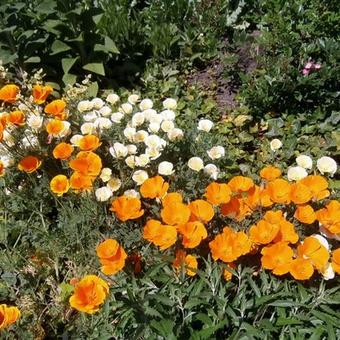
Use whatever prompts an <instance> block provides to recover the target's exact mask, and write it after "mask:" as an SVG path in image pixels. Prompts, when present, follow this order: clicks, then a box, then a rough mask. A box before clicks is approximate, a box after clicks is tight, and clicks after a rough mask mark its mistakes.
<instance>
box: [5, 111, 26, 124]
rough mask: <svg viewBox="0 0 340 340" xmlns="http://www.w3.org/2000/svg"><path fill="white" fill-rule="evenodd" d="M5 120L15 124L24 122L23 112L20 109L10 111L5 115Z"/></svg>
mask: <svg viewBox="0 0 340 340" xmlns="http://www.w3.org/2000/svg"><path fill="white" fill-rule="evenodd" d="M7 121H8V122H9V123H11V124H13V125H16V126H22V125H24V124H25V114H24V113H23V112H22V111H19V110H17V111H12V112H10V113H9V114H8V115H7Z"/></svg>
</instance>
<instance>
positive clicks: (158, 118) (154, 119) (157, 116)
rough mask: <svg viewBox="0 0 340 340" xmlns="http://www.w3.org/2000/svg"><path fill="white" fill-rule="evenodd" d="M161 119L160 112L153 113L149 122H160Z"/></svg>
mask: <svg viewBox="0 0 340 340" xmlns="http://www.w3.org/2000/svg"><path fill="white" fill-rule="evenodd" d="M162 121H163V116H162V115H160V114H155V115H153V116H151V117H150V119H149V122H150V123H156V124H161V123H162Z"/></svg>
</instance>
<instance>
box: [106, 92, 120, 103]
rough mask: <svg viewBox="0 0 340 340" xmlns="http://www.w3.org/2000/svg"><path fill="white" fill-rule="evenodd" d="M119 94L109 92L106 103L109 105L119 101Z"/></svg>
mask: <svg viewBox="0 0 340 340" xmlns="http://www.w3.org/2000/svg"><path fill="white" fill-rule="evenodd" d="M119 99H120V98H119V96H118V95H117V94H115V93H110V94H109V95H108V96H107V97H106V101H107V102H108V103H110V104H111V105H114V104H116V103H117V102H119Z"/></svg>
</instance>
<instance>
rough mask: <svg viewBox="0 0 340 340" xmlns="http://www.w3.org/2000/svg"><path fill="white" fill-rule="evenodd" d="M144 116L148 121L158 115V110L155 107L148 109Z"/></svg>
mask: <svg viewBox="0 0 340 340" xmlns="http://www.w3.org/2000/svg"><path fill="white" fill-rule="evenodd" d="M143 114H144V117H145V119H146V120H147V121H150V120H151V119H152V118H153V117H155V116H157V111H156V110H154V109H147V110H144V111H143Z"/></svg>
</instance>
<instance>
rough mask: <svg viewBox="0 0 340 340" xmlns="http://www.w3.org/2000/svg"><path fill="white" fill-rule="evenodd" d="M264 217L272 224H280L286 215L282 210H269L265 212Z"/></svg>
mask: <svg viewBox="0 0 340 340" xmlns="http://www.w3.org/2000/svg"><path fill="white" fill-rule="evenodd" d="M263 219H264V220H266V221H267V222H268V223H271V224H280V222H281V221H282V219H284V217H283V213H282V211H281V210H268V211H266V213H265V214H264V216H263Z"/></svg>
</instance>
